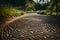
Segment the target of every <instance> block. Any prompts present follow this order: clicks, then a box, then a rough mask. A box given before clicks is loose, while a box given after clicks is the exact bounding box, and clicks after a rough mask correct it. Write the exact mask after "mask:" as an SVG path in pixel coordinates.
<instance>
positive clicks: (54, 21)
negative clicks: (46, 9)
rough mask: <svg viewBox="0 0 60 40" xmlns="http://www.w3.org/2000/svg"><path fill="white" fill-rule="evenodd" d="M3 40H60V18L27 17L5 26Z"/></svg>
mask: <svg viewBox="0 0 60 40" xmlns="http://www.w3.org/2000/svg"><path fill="white" fill-rule="evenodd" d="M4 34H5V35H4V37H3V39H1V40H60V16H59V17H54V16H43V15H42V16H40V15H31V14H30V16H25V17H22V18H20V19H17V20H15V21H14V22H11V23H10V24H8V25H6V26H5V29H4Z"/></svg>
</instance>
